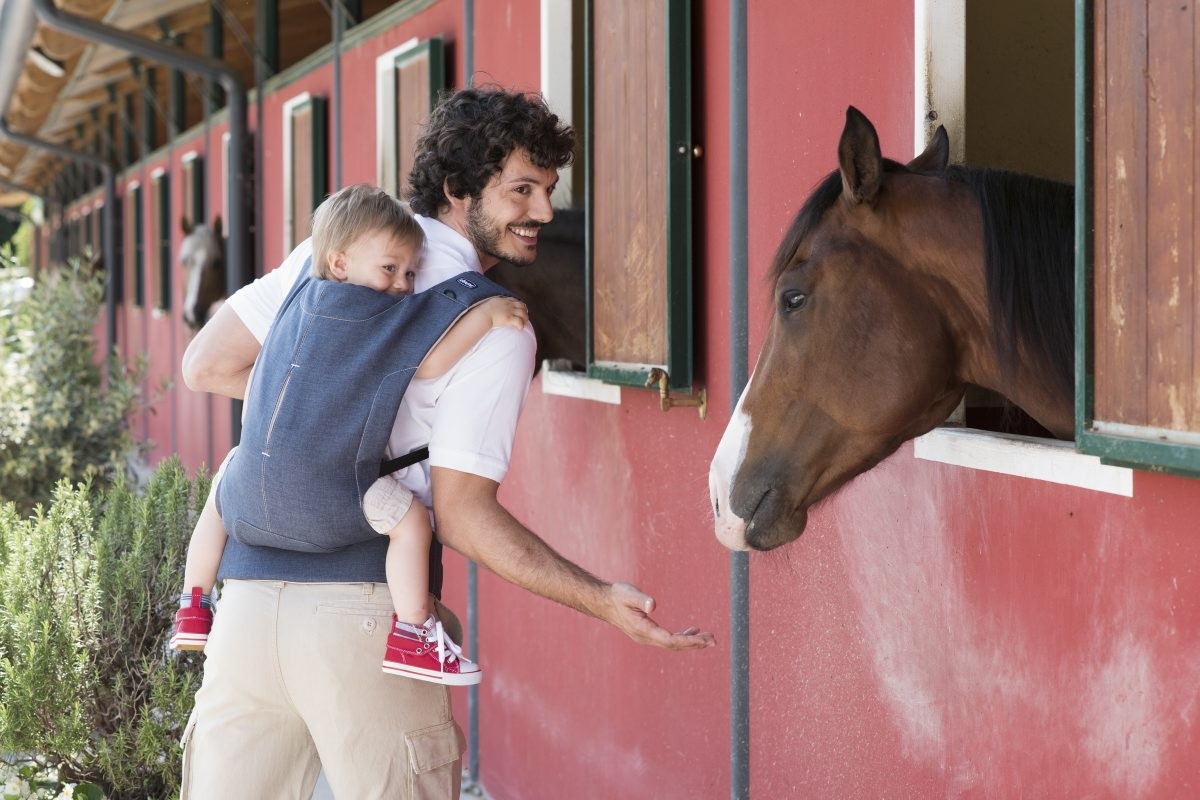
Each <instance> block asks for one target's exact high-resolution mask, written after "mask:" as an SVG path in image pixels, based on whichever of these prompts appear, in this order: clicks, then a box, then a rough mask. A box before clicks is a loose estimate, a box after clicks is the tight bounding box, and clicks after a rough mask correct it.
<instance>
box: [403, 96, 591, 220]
mask: <svg viewBox="0 0 1200 800" xmlns="http://www.w3.org/2000/svg"><path fill="white" fill-rule="evenodd" d="M574 146H575V131H574V130H572V129H571V127H570V126H569V125H564V124H563V123H562V122H561V121H560V120H559V118H558V117H557V116H555V115H554V114H553V113H552V112H551V111H550V109H549V108H548V107H547V106H546V101H545V100H543V99H542V97H541V95H538V94H529V93H525V92H509V91H505V90H503V89H501V88H500V87H496V86H489V87H476V88H471V89H459V90H458V91H455V92H451V93H447V94H444V95H443V96H442V98H441V100H440V101H439V102H438V104H437V107H436V108H434V109H433V113H432V114H430V116H429V123H428V124H427V125H426V126H425V130H424V131H423V132H422V134H421V138H420V139H418V140H417V146H416V160H415V161H414V162H413V167H412V172H410V173H409V176H408V201H409V203H410V204H411V205H412V209H413V211H415V212H416V213H418V214H422V215H424V216H427V217H432V216H436V215H437V213H438V212H439V211H441V210H442V209H443V208H445V207H446V206H448V205H449V201H448V200H447V199H446V195H445V193H444V191H443V184H444V185H445V186H446V187H447V188H448V189H449V191H450V193H451V194H452V195H454V196H455V197H472V198H475V199H478V198H479V197H480V195H481V194H482V192H483V189H484V187H485V186H487V184H488V182H489V181H490V180H491V179H492V177H493V176H495V175H496V174H497V173H499V172H500V169H501V166H502V165H503V163H504V160H505V159H506V158H508V156H509V154H510V153H511V152H512V151H513V150H516V149H517V148H521V149H523V150H525V151H527V152H528V153H529V158H530V160H531V161H532V162H533V163H534V164H535V165H536V166H538V167H541V168H542V169H560V168H562V167H565V166H567V165H568V164H570V163H571V154H572V150H573V148H574Z"/></svg>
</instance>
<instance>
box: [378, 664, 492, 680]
mask: <svg viewBox="0 0 1200 800" xmlns="http://www.w3.org/2000/svg"><path fill="white" fill-rule="evenodd" d="M383 671H384V672H386V673H387V674H389V675H399V676H401V677H403V678H415V679H416V680H419V681H428V682H430V683H444V684H446V685H447V686H474V685H475V684H477V683H479V681H481V680H482V679H483V670H476V671H475V672H468V673H466V674H465V675H460V674H458V673H456V672H435V671H433V670H431V669H425V668H424V667H410V666H408V665H407V664H399V663H397V662H395V661H385V662H383Z"/></svg>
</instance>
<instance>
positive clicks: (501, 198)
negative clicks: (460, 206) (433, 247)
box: [466, 149, 558, 269]
mask: <svg viewBox="0 0 1200 800" xmlns="http://www.w3.org/2000/svg"><path fill="white" fill-rule="evenodd" d="M557 184H558V170H556V169H543V168H542V167H538V166H535V165H534V164H533V162H532V161H530V160H529V154H528V153H527V152H525V151H524V150H519V149H518V150H514V151H513V152H512V153H510V154H509V156H508V158H507V159H505V161H504V166H503V167H502V168H501V170H500V172H499V174H497V175H496V176H495V177H494V178H492V180H491V182H490V183H488V185H487V186H485V187H484V189H483V192H482V193H481V194H480V196H479V199H474V198H469V199H468V200H467V220H466V228H467V230H466V234H467V238H468V239H469V240H470V241H471V244H472V245H473V246H474V247H475V249H476V250H477V251H478V252H479V257H480V260H481V261H482V262H483V267H484V269H487V268H488V267H490V266H492V265H493V264H494V263H495V261H496V260H499V259H503V260H505V261H511V262H513V263H514V264H531V263H533V260H534V259H535V258H537V240H538V233H539V231H540V229H541V226H542V225H545V224H546V223H547V222H549V221H550V220H552V219H553V218H554V209H553V208H552V207H551V205H550V195H551V194H553V193H554V187H555V186H556V185H557Z"/></svg>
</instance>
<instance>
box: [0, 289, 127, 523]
mask: <svg viewBox="0 0 1200 800" xmlns="http://www.w3.org/2000/svg"><path fill="white" fill-rule="evenodd" d="M103 297H104V288H103V281H102V279H101V276H100V275H98V274H96V273H93V272H91V271H89V270H87V269H85V268H81V267H79V266H78V265H75V266H71V267H67V268H65V269H63V270H61V271H60V272H58V273H56V274H55V275H54V276H51V277H47V278H45V279H41V280H39V281H38V282H37V283H36V284H34V287H33V289H32V291H31V292H30V293H29V295H28V296H26V297H25V298H23V299H21V300H18V301H16V302H15V303H12V304H10V305H8V306H4V307H0V370H2V374H3V379H2V380H0V501H3V500H8V501H11V502H13V503H16V505H17V508H18V510H20V511H21V512H22V513H26V512H29V511H31V510H32V509H33V507H34V506H36V505H37V504H38V503H41V504H43V505H45V504H48V503H49V500H50V494H51V492H52V491H53V488H54V485H55V484H56V483H57V482H58V480H59V478H64V477H65V478H67V479H68V480H69V481H70V483H71V484H72V485H75V484H77V483H79V482H81V481H84V480H91V481H92V482H93V483H94V484H95V485H96V486H97V487H103V486H104V485H106V484H108V483H109V482H111V481H112V480H113V478H114V477H115V476H116V475H117V474H119V473H120V472H122V471H123V470H124V468H125V465H126V463H127V462H128V459H129V456H130V455H131V454H132V453H134V452H135V450H136V448H135V445H134V442H133V439H132V436H131V434H130V431H129V425H128V420H129V417H130V415H131V413H132V412H133V411H134V409H135V408H136V407H137V404H138V402H139V389H138V385H139V382H140V372H141V368H140V367H138V368H136V369H133V370H130V369H127V368H125V367H124V366H122V365H120V364H118V363H117V362H116V360H115V359H110V360H109V362H108V363H109V367H108V376H107V379H106V378H105V375H104V374H103V372H104V371H103V370H102V369H101V365H100V364H98V363H97V357H96V354H97V352H98V349H97V344H96V341H95V336H94V332H93V331H94V327H95V325H96V321H97V320H98V319H99V312H100V305H101V301H102V300H103Z"/></svg>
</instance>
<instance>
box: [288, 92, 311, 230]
mask: <svg viewBox="0 0 1200 800" xmlns="http://www.w3.org/2000/svg"><path fill="white" fill-rule="evenodd" d="M310 100H312V94H311V93H309V92H301V93H300V94H298V95H296V96H295V97H292V98H291V99H289V100H287V101H286V102H285V103H284V104H283V112H282V113H283V252H285V253H290V252H292V248H294V247H295V246H296V244H297V243H296V242H293V241H292V227H293V224H292V223H293V222H294V220H295V218H296V208H295V200H294V199H293V197H292V168H293V167H294V163H293V161H292V148H293V146H294V145H293V141H292V138H293V137H292V113H293V112H294V111H295V109H296V108H298V107H299V106H302V105H304V104H305V103H307V102H309V101H310ZM314 125H315V121H314Z"/></svg>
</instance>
